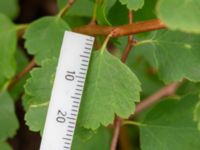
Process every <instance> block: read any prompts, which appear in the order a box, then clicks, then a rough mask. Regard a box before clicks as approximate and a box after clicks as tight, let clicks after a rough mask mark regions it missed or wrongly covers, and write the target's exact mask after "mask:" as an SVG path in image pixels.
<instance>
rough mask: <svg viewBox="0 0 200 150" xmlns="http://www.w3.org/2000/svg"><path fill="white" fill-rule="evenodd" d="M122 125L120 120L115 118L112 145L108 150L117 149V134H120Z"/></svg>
mask: <svg viewBox="0 0 200 150" xmlns="http://www.w3.org/2000/svg"><path fill="white" fill-rule="evenodd" d="M121 125H122V119H120V118H116V119H115V124H114V127H115V129H114V132H113V137H112V143H111V145H110V150H116V148H117V142H118V138H119V133H120V128H121Z"/></svg>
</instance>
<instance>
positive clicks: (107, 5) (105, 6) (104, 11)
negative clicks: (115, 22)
mask: <svg viewBox="0 0 200 150" xmlns="http://www.w3.org/2000/svg"><path fill="white" fill-rule="evenodd" d="M115 2H116V0H100V1H99V2H98V3H97V11H96V17H97V18H96V19H97V22H98V24H100V25H111V24H110V22H109V20H108V13H109V11H110V9H111V8H112V7H113V5H114V4H115Z"/></svg>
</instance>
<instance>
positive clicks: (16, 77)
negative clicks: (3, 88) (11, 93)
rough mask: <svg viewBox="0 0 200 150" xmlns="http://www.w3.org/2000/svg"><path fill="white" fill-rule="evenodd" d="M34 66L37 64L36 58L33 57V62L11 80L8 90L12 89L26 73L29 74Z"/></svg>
mask: <svg viewBox="0 0 200 150" xmlns="http://www.w3.org/2000/svg"><path fill="white" fill-rule="evenodd" d="M34 66H36V63H35V60H34V59H32V60H31V62H30V63H29V64H28V65H27V66H26V67H25V68H24V70H22V71H21V72H20V73H19V74H17V75H16V76H15V77H14V78H13V80H12V81H11V82H10V84H9V85H8V88H7V89H8V90H11V89H12V88H13V87H14V86H15V85H16V84H17V82H18V81H19V80H20V79H21V78H23V76H24V75H25V74H27V73H28V72H29V71H30V70H31V69H32V68H33V67H34Z"/></svg>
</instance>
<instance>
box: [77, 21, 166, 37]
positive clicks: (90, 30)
mask: <svg viewBox="0 0 200 150" xmlns="http://www.w3.org/2000/svg"><path fill="white" fill-rule="evenodd" d="M163 28H166V26H165V25H164V23H162V22H161V21H160V20H158V19H155V20H148V21H143V22H137V23H134V24H127V25H122V26H116V27H111V26H98V25H86V26H82V27H79V28H76V29H74V31H75V32H79V33H83V34H88V35H94V36H97V35H108V34H109V33H110V32H112V31H114V34H113V37H119V36H124V35H131V34H136V33H141V32H147V31H153V30H158V29H163Z"/></svg>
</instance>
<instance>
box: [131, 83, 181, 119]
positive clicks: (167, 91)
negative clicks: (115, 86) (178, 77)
mask: <svg viewBox="0 0 200 150" xmlns="http://www.w3.org/2000/svg"><path fill="white" fill-rule="evenodd" d="M181 83H182V82H174V83H171V84H169V85H166V86H165V87H163V88H161V89H160V90H159V91H157V92H155V93H154V94H153V95H151V96H149V97H147V98H146V99H144V100H142V101H141V102H140V103H139V104H138V105H137V106H136V110H135V113H134V115H132V116H131V117H130V118H133V116H135V115H137V114H139V113H140V112H142V111H143V110H144V109H146V108H149V107H150V106H152V105H153V104H155V103H157V102H159V101H160V100H161V99H162V98H163V97H166V96H171V95H173V94H175V92H176V90H177V89H178V88H179V86H180V85H181Z"/></svg>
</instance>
